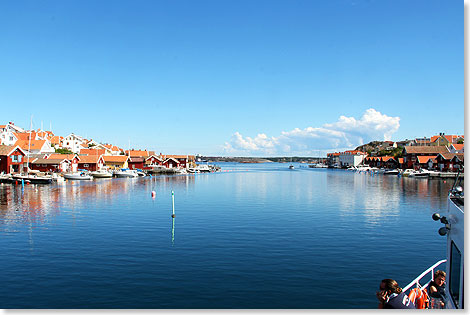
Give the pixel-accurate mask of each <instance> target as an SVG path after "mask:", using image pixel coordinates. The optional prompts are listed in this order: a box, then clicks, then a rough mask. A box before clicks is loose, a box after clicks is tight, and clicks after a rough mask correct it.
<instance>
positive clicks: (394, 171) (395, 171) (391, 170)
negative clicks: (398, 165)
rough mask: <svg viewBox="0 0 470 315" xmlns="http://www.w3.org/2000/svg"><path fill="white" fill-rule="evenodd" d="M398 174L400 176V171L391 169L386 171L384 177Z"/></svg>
mask: <svg viewBox="0 0 470 315" xmlns="http://www.w3.org/2000/svg"><path fill="white" fill-rule="evenodd" d="M398 174H400V171H399V170H397V169H390V170H386V171H384V175H398Z"/></svg>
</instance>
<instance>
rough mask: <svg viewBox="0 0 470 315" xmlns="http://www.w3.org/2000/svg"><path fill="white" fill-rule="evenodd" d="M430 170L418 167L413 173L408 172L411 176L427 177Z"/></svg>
mask: <svg viewBox="0 0 470 315" xmlns="http://www.w3.org/2000/svg"><path fill="white" fill-rule="evenodd" d="M430 173H431V172H430V171H428V170H425V169H420V170H419V171H415V172H414V173H412V174H410V176H412V177H429V174H430Z"/></svg>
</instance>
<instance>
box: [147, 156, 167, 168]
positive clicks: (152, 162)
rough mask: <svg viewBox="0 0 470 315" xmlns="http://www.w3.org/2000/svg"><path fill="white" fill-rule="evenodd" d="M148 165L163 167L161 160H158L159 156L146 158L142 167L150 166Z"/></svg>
mask: <svg viewBox="0 0 470 315" xmlns="http://www.w3.org/2000/svg"><path fill="white" fill-rule="evenodd" d="M150 165H163V160H162V159H161V158H160V156H159V155H155V154H153V155H151V156H149V157H148V158H146V159H145V161H144V167H146V166H150Z"/></svg>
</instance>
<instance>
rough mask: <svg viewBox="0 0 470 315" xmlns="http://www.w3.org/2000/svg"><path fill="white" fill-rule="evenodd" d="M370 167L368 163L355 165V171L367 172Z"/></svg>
mask: <svg viewBox="0 0 470 315" xmlns="http://www.w3.org/2000/svg"><path fill="white" fill-rule="evenodd" d="M370 169H371V167H370V166H369V165H358V166H356V172H359V173H361V172H369V171H370Z"/></svg>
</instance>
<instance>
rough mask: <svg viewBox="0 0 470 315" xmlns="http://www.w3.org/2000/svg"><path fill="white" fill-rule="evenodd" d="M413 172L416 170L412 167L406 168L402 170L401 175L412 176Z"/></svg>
mask: <svg viewBox="0 0 470 315" xmlns="http://www.w3.org/2000/svg"><path fill="white" fill-rule="evenodd" d="M415 172H416V171H415V170H414V169H411V168H407V169H406V170H404V171H403V173H402V174H401V175H402V176H403V177H408V176H413V175H412V174H414V173H415Z"/></svg>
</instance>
